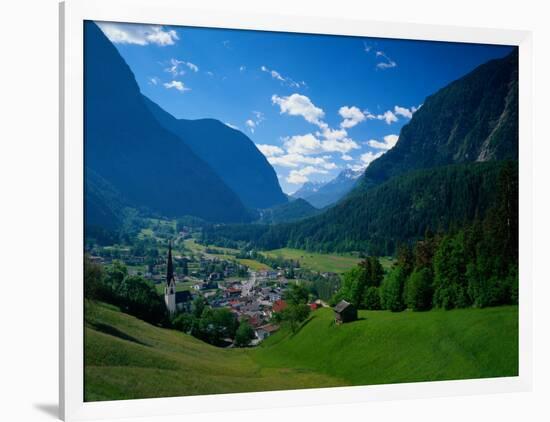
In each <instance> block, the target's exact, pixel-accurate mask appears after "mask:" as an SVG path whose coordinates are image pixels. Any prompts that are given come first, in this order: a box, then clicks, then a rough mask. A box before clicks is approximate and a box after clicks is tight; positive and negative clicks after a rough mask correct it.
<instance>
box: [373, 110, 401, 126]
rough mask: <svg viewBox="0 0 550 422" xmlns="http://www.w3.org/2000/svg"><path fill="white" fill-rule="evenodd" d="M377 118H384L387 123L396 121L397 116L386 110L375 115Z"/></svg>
mask: <svg viewBox="0 0 550 422" xmlns="http://www.w3.org/2000/svg"><path fill="white" fill-rule="evenodd" d="M376 118H377V119H378V120H384V121H385V122H386V123H387V124H388V125H391V124H392V123H395V122H397V120H398V119H397V116H396V115H395V114H394V113H393V111H391V110H387V111H386V112H385V113H384V114H379V115H377V116H376Z"/></svg>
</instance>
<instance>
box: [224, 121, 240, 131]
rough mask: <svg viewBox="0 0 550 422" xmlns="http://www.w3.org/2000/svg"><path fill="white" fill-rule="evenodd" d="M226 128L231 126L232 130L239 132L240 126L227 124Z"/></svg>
mask: <svg viewBox="0 0 550 422" xmlns="http://www.w3.org/2000/svg"><path fill="white" fill-rule="evenodd" d="M225 125H226V126H229V127H230V128H231V129H235V130H239V126H236V125H232V124H231V123H228V122H225Z"/></svg>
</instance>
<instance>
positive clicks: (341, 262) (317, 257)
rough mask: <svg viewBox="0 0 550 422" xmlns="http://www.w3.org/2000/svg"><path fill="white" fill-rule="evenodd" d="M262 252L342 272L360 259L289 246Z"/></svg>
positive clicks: (310, 265)
mask: <svg viewBox="0 0 550 422" xmlns="http://www.w3.org/2000/svg"><path fill="white" fill-rule="evenodd" d="M262 253H263V254H265V255H268V256H271V257H278V256H281V257H283V258H285V259H292V260H298V261H300V265H301V266H303V267H304V268H307V269H309V270H312V271H320V272H334V273H343V272H345V271H347V270H349V269H351V268H353V267H354V266H355V265H357V263H358V262H359V261H360V258H358V257H357V256H353V255H351V254H346V255H337V254H322V253H317V252H307V251H304V250H301V249H291V248H283V249H274V250H271V251H267V252H262Z"/></svg>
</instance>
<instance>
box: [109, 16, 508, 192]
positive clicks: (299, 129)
mask: <svg viewBox="0 0 550 422" xmlns="http://www.w3.org/2000/svg"><path fill="white" fill-rule="evenodd" d="M99 25H100V27H101V29H102V30H103V32H104V33H105V34H106V35H107V37H108V38H109V39H110V40H111V41H112V42H113V43H114V44H115V46H116V47H117V49H118V51H119V52H120V53H121V55H122V56H123V57H124V59H125V60H126V62H127V63H128V65H129V66H130V68H131V69H132V71H133V72H134V74H135V76H136V80H137V83H138V84H139V86H140V89H141V91H142V92H143V93H144V94H145V95H147V96H148V97H149V98H151V99H152V100H153V101H155V102H156V103H157V104H159V105H160V106H161V107H163V108H164V109H165V110H166V111H168V112H170V113H171V114H173V115H174V116H176V117H178V118H185V119H199V118H205V117H211V118H216V119H218V120H221V121H222V122H224V123H226V124H227V125H229V126H232V127H235V128H238V129H239V130H241V131H242V132H244V133H245V134H246V135H247V136H249V137H250V139H251V140H252V141H253V142H254V143H255V144H256V146H257V147H258V148H259V149H260V151H261V152H262V153H263V154H264V155H265V156H266V157H267V158H268V160H269V162H270V163H271V164H272V165H273V167H274V168H275V170H276V172H277V176H278V178H279V183H280V184H281V187H282V188H283V190H284V191H285V192H286V193H292V192H294V191H296V190H297V189H299V188H300V186H301V185H302V184H303V183H305V182H307V181H326V180H330V179H332V178H334V177H335V176H336V175H337V174H338V173H339V172H340V171H342V170H343V169H345V168H353V169H364V168H366V166H368V165H369V164H370V163H371V162H372V161H373V160H374V159H376V158H377V157H379V156H380V155H382V154H383V153H385V152H386V151H388V150H389V149H390V148H391V147H393V146H394V145H395V143H396V142H398V135H399V131H400V129H401V127H402V126H403V125H405V124H407V123H408V122H409V120H410V118H411V116H412V115H413V114H414V112H415V111H416V110H417V109H418V108H419V107H421V105H422V103H423V102H424V100H425V98H426V97H427V96H429V95H430V94H433V93H434V92H436V91H437V90H438V89H440V88H442V87H444V86H445V85H447V84H448V83H449V82H451V81H453V80H455V79H457V78H459V77H461V76H463V75H464V74H466V73H468V72H469V71H471V70H472V69H474V68H475V67H477V66H478V65H480V64H482V63H484V62H486V61H488V60H490V59H492V58H497V57H502V56H504V55H506V54H508V53H509V52H510V51H511V47H506V46H491V45H480V44H461V43H443V42H432V41H410V40H391V39H380V38H364V37H337V36H324V35H323V36H320V35H304V34H291V33H275V32H262V31H241V30H225V29H205V28H190V27H168V26H158V25H137V24H119V23H101V22H100V23H99Z"/></svg>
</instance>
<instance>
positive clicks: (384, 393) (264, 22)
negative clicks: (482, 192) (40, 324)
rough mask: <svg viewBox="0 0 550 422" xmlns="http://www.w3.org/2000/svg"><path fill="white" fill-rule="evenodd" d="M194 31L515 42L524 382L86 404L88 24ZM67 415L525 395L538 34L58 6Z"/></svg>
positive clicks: (125, 2) (175, 5)
mask: <svg viewBox="0 0 550 422" xmlns="http://www.w3.org/2000/svg"><path fill="white" fill-rule="evenodd" d="M85 20H97V21H115V22H134V23H155V24H164V25H184V26H196V27H214V28H233V29H250V30H270V31H282V32H296V33H310V34H333V35H352V36H369V37H382V38H402V39H415V40H436V41H454V42H471V43H488V44H504V45H516V46H518V47H519V106H520V110H519V129H520V143H519V155H520V160H519V167H520V222H519V223H520V254H519V261H520V295H519V298H520V299H519V301H520V304H519V309H520V312H519V376H517V377H510V378H492V379H476V380H461V381H439V382H421V383H409V384H407V383H405V384H392V385H374V386H360V387H339V388H323V389H308V390H293V391H277V392H260V393H236V394H224V395H208V396H192V397H172V398H158V399H143V400H124V401H106V402H92V403H87V402H84V392H83V390H84V384H83V369H84V368H83V367H84V358H83V353H84V350H83V328H84V327H83V248H82V245H83V182H84V181H83V47H84V44H83V22H84V21H85ZM60 25H61V31H60V68H61V72H60V87H61V91H60V108H61V109H60V133H61V139H60V227H61V230H60V248H61V250H60V274H61V279H60V310H59V312H60V383H59V385H60V392H59V395H60V410H61V417H62V418H63V419H64V420H67V421H74V420H90V419H101V418H123V417H125V418H127V417H137V416H157V415H158V416H160V415H174V414H186V413H196V412H202V411H206V410H207V411H209V412H212V411H222V410H223V411H228V410H243V409H255V408H275V407H288V406H310V405H317V404H327V403H331V404H339V403H353V402H365V401H376V400H391V399H405V398H406V399H414V398H430V397H439V396H451V395H466V394H468V395H471V394H488V393H504V392H517V391H528V390H530V389H531V385H532V263H531V259H532V258H531V256H532V246H531V245H532V170H531V169H532V127H531V121H532V117H531V116H532V114H531V104H532V92H531V74H532V70H531V49H532V41H531V33H530V32H525V31H516V30H501V29H498V30H497V29H485V28H461V27H450V26H439V25H418V24H406V23H391V22H369V21H362V20H339V19H319V18H312V17H296V16H284V15H275V14H243V13H233V12H231V11H219V12H215V13H213V12H211V11H208V12H205V11H200V10H194V9H190V8H188V7H186V6H185V5H184V4H182V2H181V1H179V0H155V1H151V0H67V1H65V2H64V3H62V4H61V5H60Z"/></svg>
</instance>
